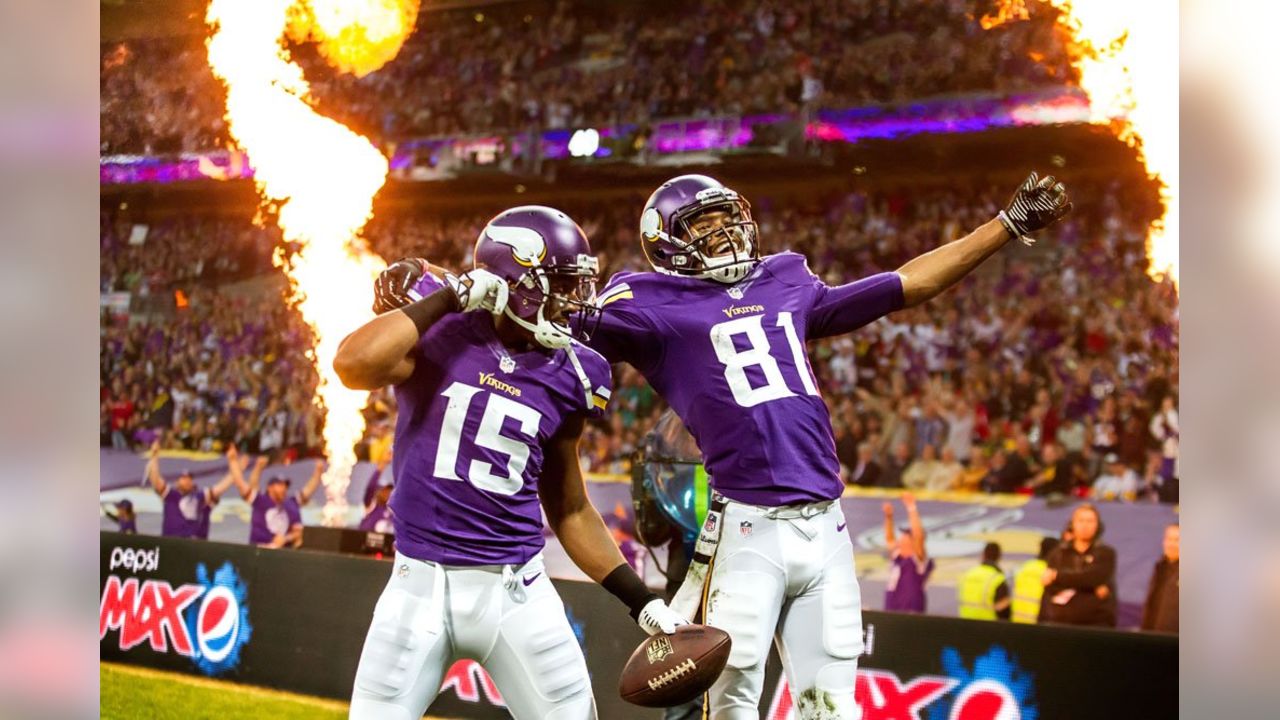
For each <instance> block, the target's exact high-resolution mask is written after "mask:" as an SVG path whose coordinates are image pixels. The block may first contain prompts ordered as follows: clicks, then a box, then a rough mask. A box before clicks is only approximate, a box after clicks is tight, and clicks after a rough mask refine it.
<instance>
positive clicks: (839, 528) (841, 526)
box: [836, 523, 849, 532]
mask: <svg viewBox="0 0 1280 720" xmlns="http://www.w3.org/2000/svg"><path fill="white" fill-rule="evenodd" d="M848 526H849V524H848V523H836V532H844V529H845V528H846V527H848Z"/></svg>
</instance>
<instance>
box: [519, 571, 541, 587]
mask: <svg viewBox="0 0 1280 720" xmlns="http://www.w3.org/2000/svg"><path fill="white" fill-rule="evenodd" d="M541 575H542V573H537V574H535V575H534V576H533V577H527V578H521V580H520V582H522V583H524V586H525V587H529V586H530V585H532V584H533V581H534V580H537V579H538V577H539V576H541Z"/></svg>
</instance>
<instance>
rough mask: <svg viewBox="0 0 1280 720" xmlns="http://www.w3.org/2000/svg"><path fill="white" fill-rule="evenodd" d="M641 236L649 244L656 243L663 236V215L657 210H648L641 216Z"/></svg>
mask: <svg viewBox="0 0 1280 720" xmlns="http://www.w3.org/2000/svg"><path fill="white" fill-rule="evenodd" d="M640 236H641V237H643V238H644V239H645V240H648V241H649V242H656V241H657V240H658V238H659V237H661V236H662V213H659V212H658V210H657V209H656V208H648V209H647V210H645V211H644V215H641V216H640Z"/></svg>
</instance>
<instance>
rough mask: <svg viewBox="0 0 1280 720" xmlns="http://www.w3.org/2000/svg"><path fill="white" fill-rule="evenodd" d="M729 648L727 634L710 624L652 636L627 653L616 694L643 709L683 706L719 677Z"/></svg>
mask: <svg viewBox="0 0 1280 720" xmlns="http://www.w3.org/2000/svg"><path fill="white" fill-rule="evenodd" d="M729 647H730V643H729V634H728V633H726V632H725V631H723V630H720V629H718V628H713V627H711V626H710V625H681V626H680V627H678V628H676V632H675V634H674V635H667V634H665V633H659V634H657V635H654V636H652V637H650V638H649V639H648V640H645V641H644V642H642V643H640V647H638V648H636V651H635V652H633V653H631V659H630V660H627V664H626V667H624V668H622V675H621V676H619V678H618V693H619V694H620V695H622V699H623V700H626V701H627V702H629V703H633V704H636V705H643V706H644V707H671V706H673V705H680V704H683V703H687V702H689V701H690V700H692V699H694V698H696V697H698V696H699V695H701V694H702V693H704V692H706V691H707V688H709V687H711V684H712V683H714V682H715V681H716V678H718V677H720V671H721V670H724V664H725V663H726V662H728V661H729Z"/></svg>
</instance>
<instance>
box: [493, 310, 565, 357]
mask: <svg viewBox="0 0 1280 720" xmlns="http://www.w3.org/2000/svg"><path fill="white" fill-rule="evenodd" d="M502 312H503V314H504V315H506V316H507V317H508V318H511V321H512V322H514V323H515V324H516V325H519V326H520V327H522V328H524V329H525V330H528V331H529V332H531V333H533V339H534V342H536V343H538V344H539V345H541V346H543V347H545V348H549V349H551V350H563V349H565V348H567V347H569V344H570V343H571V342H572V338H571V337H570V336H569V333H568V329H567V328H562V327H561V326H559V325H556V324H555V323H553V322H549V321H548V320H547V319H546V318H544V317H543V316H542V308H538V319H537V322H529V321H528V320H525V319H524V318H522V317H520V316H519V315H516V314H515V313H514V312H512V311H511V306H510V305H508V306H507V308H506V309H505V310H503V311H502Z"/></svg>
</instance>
